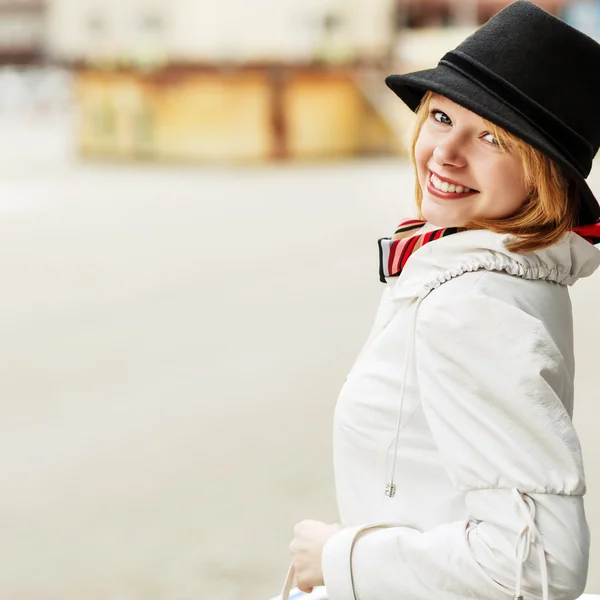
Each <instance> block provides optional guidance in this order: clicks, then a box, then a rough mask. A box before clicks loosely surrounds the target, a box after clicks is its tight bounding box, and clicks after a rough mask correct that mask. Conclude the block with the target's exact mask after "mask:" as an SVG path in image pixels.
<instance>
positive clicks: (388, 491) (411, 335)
mask: <svg viewBox="0 0 600 600" xmlns="http://www.w3.org/2000/svg"><path fill="white" fill-rule="evenodd" d="M422 301H423V297H420V298H419V299H418V300H417V305H416V307H415V313H414V316H413V320H412V323H411V325H410V330H409V332H408V343H407V344H406V353H405V355H404V373H403V374H402V387H401V389H400V409H399V411H398V422H397V424H396V436H395V438H394V454H393V457H392V474H391V477H390V480H389V482H388V483H387V484H386V486H385V495H386V496H388V497H389V498H393V497H394V496H395V495H396V484H395V483H394V478H395V475H396V459H397V457H398V439H399V438H400V431H401V429H402V428H401V423H402V411H403V408H404V390H405V389H406V377H407V375H408V367H409V364H410V362H411V361H410V357H411V351H412V350H414V346H415V343H416V339H415V332H416V328H417V314H418V312H419V306H421V302H422Z"/></svg>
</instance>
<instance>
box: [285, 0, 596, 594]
mask: <svg viewBox="0 0 600 600" xmlns="http://www.w3.org/2000/svg"><path fill="white" fill-rule="evenodd" d="M387 84H388V85H389V87H390V88H391V89H392V90H393V91H394V92H395V93H396V94H397V95H398V96H399V97H400V98H401V99H402V100H403V101H404V102H405V103H406V104H407V105H408V106H409V107H411V108H412V109H413V110H416V111H417V129H416V134H415V138H414V141H413V146H412V156H413V162H414V165H415V169H416V175H417V186H416V196H417V204H418V207H419V210H420V213H421V217H422V219H419V220H410V221H406V222H403V223H401V225H400V226H399V228H398V230H397V231H396V234H395V235H394V238H393V239H391V240H390V239H384V240H380V258H381V269H380V275H381V277H382V280H383V281H385V282H386V283H387V285H386V290H385V292H384V295H383V299H382V302H381V305H380V308H379V312H378V315H377V317H376V320H375V325H374V327H373V331H372V333H371V336H370V337H369V340H368V341H367V344H366V345H365V347H364V349H363V351H362V353H361V355H360V356H359V358H358V359H357V361H356V363H355V365H354V366H353V368H352V370H351V372H350V374H349V376H348V378H347V380H346V383H345V385H344V387H343V389H342V391H341V394H340V397H339V400H338V404H337V407H336V413H335V422H334V454H335V456H334V458H335V473H336V489H337V495H338V504H339V511H340V516H341V522H342V524H343V526H342V525H327V524H325V523H320V522H316V521H303V522H301V523H299V524H298V525H297V526H296V528H295V530H294V538H293V541H292V543H291V545H290V549H291V552H292V557H293V562H292V565H293V570H292V573H293V572H294V571H295V580H296V583H297V585H298V587H299V588H300V590H303V591H305V592H310V591H311V590H312V589H313V587H314V586H322V585H323V584H325V588H323V589H321V590H320V593H321V594H322V595H321V596H320V597H324V594H325V593H326V597H327V598H329V599H330V600H357V599H360V600H392V599H396V598H397V599H406V600H434V599H435V600H444V599H447V600H456V599H459V598H479V599H483V598H485V599H487V600H492V599H494V600H495V599H507V598H525V599H530V598H531V599H538V598H540V599H543V600H548V599H549V598H553V599H557V600H558V599H563V600H573V599H575V598H577V597H579V595H580V594H581V593H582V592H583V590H584V587H585V583H586V577H587V569H588V556H589V541H590V540H589V530H588V526H587V522H586V518H585V512H584V503H583V495H584V493H585V478H584V471H583V465H582V457H581V450H580V445H579V440H578V438H577V434H576V432H575V430H574V428H573V425H572V421H571V417H572V412H573V374H574V359H573V339H572V337H573V327H572V317H571V305H570V301H569V293H568V288H567V286H569V285H572V284H573V283H574V282H575V281H577V280H578V279H579V278H580V277H586V276H589V275H591V274H592V273H593V272H594V271H595V270H596V268H597V267H598V266H599V264H600V252H599V251H598V250H597V249H596V248H595V247H594V246H593V244H592V243H590V242H596V241H599V240H600V234H599V233H598V230H599V229H598V225H597V223H598V221H599V219H600V207H599V205H598V202H597V201H596V199H595V198H594V196H593V194H592V192H591V190H590V189H589V187H588V186H587V184H586V182H585V178H586V177H587V175H588V174H589V171H590V169H591V165H592V159H593V156H594V155H595V154H596V152H597V150H598V147H599V146H600V118H598V117H597V115H596V107H597V106H598V105H599V103H600V46H599V45H598V44H597V43H596V42H594V41H593V40H591V39H590V38H588V37H586V36H584V35H583V34H582V33H580V32H578V31H576V30H574V29H572V28H570V27H569V26H568V25H566V24H564V23H563V22H562V21H560V20H559V19H556V18H555V17H553V16H551V15H549V14H548V13H546V12H545V11H543V10H542V9H540V8H538V7H537V6H536V5H534V4H533V3H530V2H527V1H525V0H519V1H517V2H515V3H513V4H511V5H510V6H509V7H507V8H506V9H505V10H503V11H502V12H500V13H499V14H498V15H496V16H495V17H494V18H493V19H492V20H490V21H489V22H488V23H487V24H486V25H484V26H483V27H482V28H480V29H479V30H478V31H477V32H476V33H475V34H474V35H473V36H471V37H470V38H468V39H467V40H466V41H465V42H463V43H462V44H461V45H460V46H459V47H458V48H456V50H454V51H452V52H449V53H448V54H447V55H446V56H445V57H444V58H443V59H442V60H441V61H440V63H439V65H438V67H437V68H435V69H431V70H428V71H423V72H419V73H412V74H409V75H392V76H390V77H388V79H387ZM597 238H598V239H597Z"/></svg>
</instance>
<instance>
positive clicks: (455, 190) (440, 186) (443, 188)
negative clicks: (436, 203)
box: [430, 173, 473, 194]
mask: <svg viewBox="0 0 600 600" xmlns="http://www.w3.org/2000/svg"><path fill="white" fill-rule="evenodd" d="M430 180H431V183H432V184H433V187H434V188H435V189H436V190H440V192H446V193H449V194H466V193H468V192H472V191H473V190H472V189H471V188H468V187H466V186H463V185H455V184H454V183H448V182H447V181H442V180H441V179H440V178H439V177H438V176H437V175H434V174H433V173H432V174H431V177H430Z"/></svg>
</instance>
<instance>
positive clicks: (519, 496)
mask: <svg viewBox="0 0 600 600" xmlns="http://www.w3.org/2000/svg"><path fill="white" fill-rule="evenodd" d="M513 495H514V497H515V501H516V502H517V504H518V505H519V508H520V509H521V512H522V513H523V516H524V517H525V525H524V527H523V529H522V530H521V532H520V533H519V535H518V536H517V542H516V545H515V554H516V555H517V560H518V562H517V577H516V587H515V596H514V600H523V596H522V595H521V577H522V574H523V565H524V564H525V561H527V559H528V558H529V554H530V552H531V546H532V545H536V546H537V551H538V558H539V561H540V572H541V576H542V595H543V599H544V600H549V597H550V596H549V592H548V565H547V564H546V554H545V552H544V546H543V545H542V536H541V535H540V532H539V530H538V528H537V526H536V524H535V502H534V500H533V498H531V496H528V495H527V494H524V493H521V492H520V491H519V490H518V489H516V488H514V489H513Z"/></svg>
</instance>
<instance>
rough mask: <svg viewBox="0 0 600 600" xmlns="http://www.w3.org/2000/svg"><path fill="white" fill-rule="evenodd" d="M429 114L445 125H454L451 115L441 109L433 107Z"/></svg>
mask: <svg viewBox="0 0 600 600" xmlns="http://www.w3.org/2000/svg"><path fill="white" fill-rule="evenodd" d="M429 114H430V115H431V116H432V117H433V118H434V119H435V120H436V121H437V122H438V123H443V124H444V125H452V121H451V120H450V117H449V116H448V115H447V114H446V113H444V112H442V111H441V110H437V109H435V108H434V109H433V110H431V111H430V112H429Z"/></svg>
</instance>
